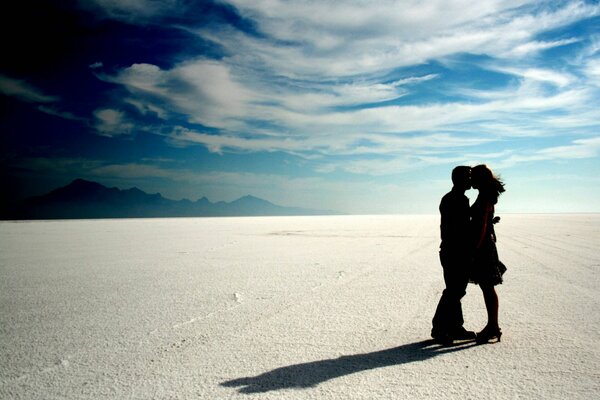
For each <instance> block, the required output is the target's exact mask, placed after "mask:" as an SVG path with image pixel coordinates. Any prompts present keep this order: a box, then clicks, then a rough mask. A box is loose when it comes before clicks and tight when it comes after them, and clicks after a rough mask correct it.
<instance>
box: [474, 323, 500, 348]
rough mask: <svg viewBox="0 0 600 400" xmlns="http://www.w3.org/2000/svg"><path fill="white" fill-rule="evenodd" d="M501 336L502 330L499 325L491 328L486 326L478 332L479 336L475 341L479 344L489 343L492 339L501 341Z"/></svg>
mask: <svg viewBox="0 0 600 400" xmlns="http://www.w3.org/2000/svg"><path fill="white" fill-rule="evenodd" d="M501 337H502V331H501V330H500V328H499V327H495V328H490V327H487V326H486V327H485V328H483V330H482V331H481V332H479V333H478V334H477V338H476V339H475V341H476V342H477V343H478V344H483V343H489V342H490V340H493V339H496V341H497V342H499V341H500V338H501Z"/></svg>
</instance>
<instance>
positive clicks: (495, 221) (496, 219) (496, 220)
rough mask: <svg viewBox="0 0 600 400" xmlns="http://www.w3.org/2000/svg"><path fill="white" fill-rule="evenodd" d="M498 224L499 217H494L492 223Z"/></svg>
mask: <svg viewBox="0 0 600 400" xmlns="http://www.w3.org/2000/svg"><path fill="white" fill-rule="evenodd" d="M498 222H500V217H494V219H493V220H492V223H494V224H497V223H498Z"/></svg>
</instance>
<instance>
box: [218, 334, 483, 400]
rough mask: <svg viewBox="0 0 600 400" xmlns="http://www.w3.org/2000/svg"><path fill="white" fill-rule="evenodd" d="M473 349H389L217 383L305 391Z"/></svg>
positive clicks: (426, 344) (430, 345)
mask: <svg viewBox="0 0 600 400" xmlns="http://www.w3.org/2000/svg"><path fill="white" fill-rule="evenodd" d="M474 345H475V342H474V341H471V342H461V343H459V344H458V345H454V346H442V345H439V344H437V343H436V342H435V341H433V340H424V341H422V342H415V343H410V344H405V345H402V346H399V347H394V348H391V349H386V350H381V351H376V352H373V353H366V354H355V355H350V356H341V357H339V358H332V359H329V360H321V361H313V362H308V363H303V364H296V365H290V366H287V367H281V368H277V369H274V370H272V371H268V372H265V373H264V374H261V375H258V376H254V377H246V378H239V379H233V380H230V381H227V382H223V383H221V386H225V387H237V388H239V389H238V392H240V393H246V394H250V393H264V392H269V391H273V390H281V389H292V388H297V389H306V388H311V387H315V386H317V385H318V384H320V383H323V382H326V381H328V380H331V379H335V378H339V377H341V376H344V375H350V374H354V373H356V372H361V371H366V370H371V369H376V368H383V367H389V366H392V365H401V364H408V363H411V362H416V361H423V360H427V359H429V358H432V357H435V356H438V355H441V354H446V353H451V352H455V351H458V350H464V349H466V348H469V347H472V346H474Z"/></svg>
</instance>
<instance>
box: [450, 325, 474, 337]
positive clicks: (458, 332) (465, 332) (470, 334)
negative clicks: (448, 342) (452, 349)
mask: <svg viewBox="0 0 600 400" xmlns="http://www.w3.org/2000/svg"><path fill="white" fill-rule="evenodd" d="M450 336H451V337H452V339H453V340H474V339H476V338H477V334H476V333H475V332H473V331H468V330H466V329H465V328H462V327H461V328H460V329H458V330H456V331H454V332H452V334H451V335H450Z"/></svg>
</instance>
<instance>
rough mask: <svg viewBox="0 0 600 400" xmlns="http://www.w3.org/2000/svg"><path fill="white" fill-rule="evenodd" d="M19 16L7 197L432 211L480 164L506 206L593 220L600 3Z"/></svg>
mask: <svg viewBox="0 0 600 400" xmlns="http://www.w3.org/2000/svg"><path fill="white" fill-rule="evenodd" d="M12 3H14V4H10V3H7V4H5V5H3V12H2V15H1V16H0V30H1V32H0V33H1V36H0V37H1V39H0V40H1V41H2V47H1V49H2V53H3V55H2V57H0V137H1V141H0V168H1V174H2V182H3V186H4V188H5V189H6V190H3V192H4V195H3V196H2V197H3V199H2V202H3V203H4V204H5V203H7V202H11V201H16V200H18V199H22V198H24V197H28V196H32V195H39V194H42V193H45V192H47V191H49V190H51V189H54V188H56V187H59V186H64V185H66V184H68V183H69V182H70V181H72V180H73V179H76V178H84V179H89V180H93V181H97V182H100V183H102V184H104V185H106V186H109V187H119V188H122V189H127V188H131V187H138V188H140V189H141V190H144V191H146V192H148V193H157V192H158V193H161V194H162V195H163V196H164V197H167V198H171V199H175V200H178V199H182V198H187V199H190V200H197V199H199V198H201V197H203V196H206V197H208V199H209V200H211V201H213V202H214V201H221V200H223V201H232V200H235V199H237V198H239V197H242V196H244V195H248V194H250V195H253V196H257V197H261V198H264V199H267V200H269V201H271V202H274V203H277V204H280V205H286V206H301V207H308V208H316V209H327V210H336V211H339V212H344V213H350V214H394V213H420V214H421V213H424V214H433V213H437V212H438V211H437V208H438V205H439V201H440V198H441V196H443V195H444V194H445V193H446V192H447V191H448V190H449V189H450V188H451V186H452V183H451V180H450V173H451V170H452V168H453V167H454V166H456V165H477V164H482V163H485V164H487V165H488V166H489V167H490V168H492V170H493V171H494V173H496V174H497V175H499V176H500V177H501V178H502V179H503V180H504V181H505V183H506V192H505V193H504V194H503V195H502V197H501V198H500V202H499V204H498V206H497V212H498V213H502V212H506V213H516V212H600V2H598V1H527V0H522V1H519V0H514V1H511V0H508V1H494V0H483V1H477V2H473V1H466V0H464V1H463V0H439V1H438V0H425V1H422V0H403V1H389V0H379V1H364V0H353V1H327V0H318V1H316V0H315V1H312V0H311V1H302V0H298V1H292V0H289V1H285V0H222V1H209V0H206V1H194V0H161V1H158V0H86V1H84V0H80V1H73V0H66V1H45V2H39V1H27V0H25V1H18V2H16V1H13V2H12ZM467 195H468V196H469V198H470V199H471V200H474V199H475V197H476V193H475V192H474V191H473V190H471V191H469V192H467Z"/></svg>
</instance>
